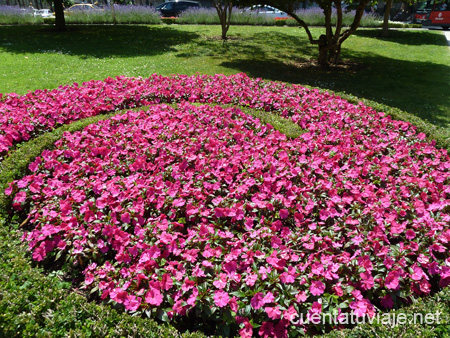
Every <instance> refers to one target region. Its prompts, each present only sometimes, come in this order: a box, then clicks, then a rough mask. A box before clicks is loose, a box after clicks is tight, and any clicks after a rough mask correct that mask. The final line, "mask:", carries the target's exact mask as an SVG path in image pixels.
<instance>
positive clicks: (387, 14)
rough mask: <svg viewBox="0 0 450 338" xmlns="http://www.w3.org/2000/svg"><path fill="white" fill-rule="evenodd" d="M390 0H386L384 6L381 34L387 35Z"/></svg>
mask: <svg viewBox="0 0 450 338" xmlns="http://www.w3.org/2000/svg"><path fill="white" fill-rule="evenodd" d="M391 8H392V0H386V5H385V6H384V18H383V30H382V32H381V35H382V36H388V35H389V18H390V16H391Z"/></svg>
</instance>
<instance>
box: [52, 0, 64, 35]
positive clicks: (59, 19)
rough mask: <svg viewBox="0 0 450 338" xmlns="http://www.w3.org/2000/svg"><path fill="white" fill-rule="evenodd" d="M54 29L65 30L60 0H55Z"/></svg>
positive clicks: (62, 7)
mask: <svg viewBox="0 0 450 338" xmlns="http://www.w3.org/2000/svg"><path fill="white" fill-rule="evenodd" d="M54 4H55V29H56V30H57V31H65V30H66V20H65V19H64V6H63V2H62V0H55V1H54Z"/></svg>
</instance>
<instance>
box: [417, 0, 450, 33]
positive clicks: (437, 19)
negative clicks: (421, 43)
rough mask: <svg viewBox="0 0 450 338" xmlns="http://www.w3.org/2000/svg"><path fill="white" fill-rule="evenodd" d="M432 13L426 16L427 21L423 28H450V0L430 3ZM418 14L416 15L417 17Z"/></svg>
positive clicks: (423, 23)
mask: <svg viewBox="0 0 450 338" xmlns="http://www.w3.org/2000/svg"><path fill="white" fill-rule="evenodd" d="M430 4H431V5H432V7H431V11H430V12H428V13H427V14H426V19H425V20H424V21H422V26H438V27H439V26H440V27H442V28H443V29H448V28H449V27H450V6H449V0H438V1H430ZM417 15H418V13H416V16H417Z"/></svg>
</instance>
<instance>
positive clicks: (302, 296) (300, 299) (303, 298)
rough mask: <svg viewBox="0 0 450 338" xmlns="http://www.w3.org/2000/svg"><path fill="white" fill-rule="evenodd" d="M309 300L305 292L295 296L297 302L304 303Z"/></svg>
mask: <svg viewBox="0 0 450 338" xmlns="http://www.w3.org/2000/svg"><path fill="white" fill-rule="evenodd" d="M307 299H308V296H307V295H306V292H305V291H300V292H299V293H297V294H296V295H295V300H296V301H297V302H299V303H304V302H306V300H307Z"/></svg>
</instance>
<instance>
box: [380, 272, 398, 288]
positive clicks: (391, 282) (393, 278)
mask: <svg viewBox="0 0 450 338" xmlns="http://www.w3.org/2000/svg"><path fill="white" fill-rule="evenodd" d="M398 277H399V274H398V272H397V271H391V272H389V274H388V275H387V277H386V279H385V280H384V285H385V286H386V287H387V288H388V289H391V290H396V289H397V288H398V287H399V285H400V284H399V280H398Z"/></svg>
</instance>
